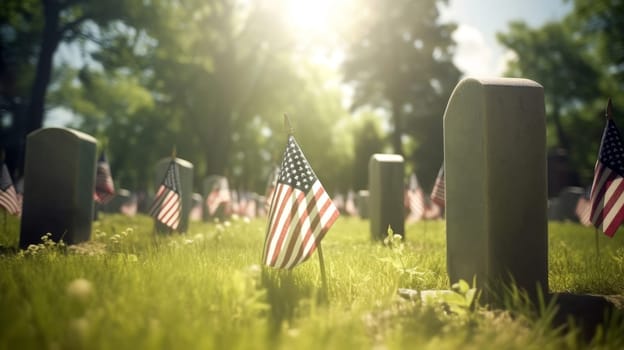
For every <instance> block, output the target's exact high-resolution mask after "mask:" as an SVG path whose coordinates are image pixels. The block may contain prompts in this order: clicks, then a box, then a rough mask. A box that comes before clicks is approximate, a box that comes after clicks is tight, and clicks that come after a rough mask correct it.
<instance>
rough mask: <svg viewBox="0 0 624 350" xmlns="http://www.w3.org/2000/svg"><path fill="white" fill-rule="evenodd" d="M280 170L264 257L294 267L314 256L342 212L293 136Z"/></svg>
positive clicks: (268, 262) (271, 262)
mask: <svg viewBox="0 0 624 350" xmlns="http://www.w3.org/2000/svg"><path fill="white" fill-rule="evenodd" d="M280 169H281V170H280V173H279V176H278V179H277V184H276V187H275V193H274V194H273V196H272V201H271V207H270V210H269V225H268V229H267V236H266V241H265V244H264V253H263V259H262V260H263V263H264V264H265V265H267V266H271V267H276V268H285V269H291V268H293V267H295V266H297V265H298V264H300V263H302V262H304V261H305V260H307V259H308V258H309V257H310V256H312V254H313V253H314V250H315V249H316V247H317V245H318V244H320V242H321V240H322V239H323V237H324V236H325V234H326V233H327V231H328V230H329V228H330V227H331V226H332V224H333V223H334V221H336V219H337V218H338V215H339V212H338V208H336V206H335V205H334V203H333V202H332V201H331V199H330V197H329V195H328V194H327V192H326V191H325V189H324V188H323V185H321V182H320V181H319V180H318V178H317V177H316V175H315V174H314V171H313V170H312V167H310V164H309V163H308V161H307V160H306V158H305V156H304V155H303V152H302V151H301V148H299V145H298V144H297V142H296V141H295V138H294V137H293V136H292V135H290V136H289V137H288V146H287V147H286V152H285V153H284V158H283V160H282V165H281V167H280Z"/></svg>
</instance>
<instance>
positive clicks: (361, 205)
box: [356, 190, 370, 219]
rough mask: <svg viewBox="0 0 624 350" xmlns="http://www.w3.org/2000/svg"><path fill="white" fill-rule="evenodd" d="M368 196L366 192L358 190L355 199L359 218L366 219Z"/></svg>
mask: <svg viewBox="0 0 624 350" xmlns="http://www.w3.org/2000/svg"><path fill="white" fill-rule="evenodd" d="M369 197H370V194H369V192H368V190H359V191H358V193H357V197H356V203H357V210H358V214H359V215H360V218H362V219H368V199H369Z"/></svg>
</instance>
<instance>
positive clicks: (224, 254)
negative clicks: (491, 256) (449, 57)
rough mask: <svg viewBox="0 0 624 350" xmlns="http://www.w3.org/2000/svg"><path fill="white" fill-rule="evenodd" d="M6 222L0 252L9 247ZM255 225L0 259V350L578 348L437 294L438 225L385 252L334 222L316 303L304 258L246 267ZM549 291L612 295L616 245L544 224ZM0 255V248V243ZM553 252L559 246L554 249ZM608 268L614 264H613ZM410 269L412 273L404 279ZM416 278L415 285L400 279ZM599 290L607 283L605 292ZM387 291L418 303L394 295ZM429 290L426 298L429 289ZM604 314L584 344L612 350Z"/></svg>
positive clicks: (134, 226) (516, 308) (517, 311)
mask: <svg viewBox="0 0 624 350" xmlns="http://www.w3.org/2000/svg"><path fill="white" fill-rule="evenodd" d="M14 223H15V221H10V222H9V224H10V225H9V226H8V228H9V229H8V230H7V231H3V234H2V235H1V237H2V242H3V243H2V245H3V246H4V247H7V246H6V245H5V243H4V242H14V244H17V243H16V242H17V240H16V239H15V237H16V236H17V227H16V226H14V225H13V224H14ZM265 224H266V223H265V222H264V221H263V220H252V221H251V222H247V221H240V220H235V221H231V222H224V223H220V224H218V223H193V224H192V225H191V227H190V231H189V232H188V233H187V234H183V235H180V234H173V235H160V234H158V235H155V234H154V233H153V223H152V220H151V218H148V217H145V216H138V217H136V218H127V217H124V216H121V215H105V214H104V215H102V218H101V220H100V221H97V222H95V223H94V227H93V235H92V238H91V240H90V241H89V242H86V243H84V244H80V245H73V246H65V245H62V244H56V243H53V242H51V241H49V240H47V239H44V241H43V242H42V244H40V245H38V246H37V248H36V249H35V248H30V249H28V250H24V251H21V252H16V251H11V250H3V251H2V253H1V254H0V271H1V272H0V290H2V294H0V308H1V309H2V310H3V312H2V313H0V348H20V349H22V348H23V349H30V348H32V349H35V348H36V349H39V348H50V347H52V348H78V349H80V348H89V349H100V348H101V349H104V348H106V349H108V348H119V349H126V348H142V349H152V348H154V349H156V348H191V349H205V348H227V349H231V348H254V349H257V348H271V349H273V348H276V349H292V348H297V349H307V348H310V349H311V348H314V349H318V348H319V347H321V348H331V349H338V348H340V349H343V348H350V347H351V348H372V347H384V348H388V349H403V348H410V347H418V348H431V349H440V348H443V349H444V348H448V349H452V348H453V349H454V348H474V349H497V348H501V347H504V348H507V349H526V348H545V349H558V348H570V349H575V348H585V347H586V346H587V344H589V343H585V342H584V341H583V340H581V338H580V337H579V336H578V332H576V331H575V328H574V327H575V326H574V325H573V324H571V325H570V327H572V328H571V329H570V330H569V331H568V332H563V331H562V329H559V328H553V326H552V310H553V309H552V305H549V304H547V303H543V304H540V305H536V306H533V305H532V304H530V302H529V300H528V298H526V297H525V296H523V295H524V294H522V292H521V291H519V290H517V289H513V288H511V289H510V291H509V293H508V297H507V300H508V301H509V302H508V304H507V308H506V310H495V309H493V310H491V309H487V308H484V307H483V306H481V305H479V303H478V302H476V301H477V300H478V292H477V291H476V290H475V289H474V288H472V287H471V286H470V285H469V284H468V283H466V282H465V281H460V282H458V283H456V284H455V285H453V286H452V289H451V290H446V291H445V289H447V288H448V285H449V282H448V278H447V276H446V273H445V263H444V261H445V252H444V251H445V250H444V247H445V237H444V223H443V222H428V223H424V222H421V223H416V224H411V225H408V226H407V230H406V237H407V239H402V238H399V237H396V236H393V235H392V234H391V235H390V236H389V238H388V240H387V242H386V244H385V245H384V244H378V243H373V242H371V241H370V238H369V235H368V223H367V222H366V221H362V220H359V219H353V218H343V219H340V220H338V221H337V222H336V224H335V226H334V227H333V228H332V230H331V232H330V233H329V235H328V236H327V237H326V238H325V239H324V241H323V249H324V254H325V259H326V265H327V273H328V279H329V298H328V300H329V302H328V303H321V302H320V299H319V296H320V290H321V282H320V272H319V268H318V264H317V263H316V261H315V260H316V259H311V261H309V262H307V263H304V264H303V265H301V266H298V267H296V268H295V269H293V270H291V271H280V270H273V269H268V268H267V269H262V268H261V267H260V266H258V265H257V264H258V262H259V260H260V253H261V247H262V242H263V239H264V228H265ZM550 232H551V234H550V245H551V249H550V252H551V253H550V265H551V271H550V280H551V290H553V291H572V292H577V293H583V292H587V291H591V292H593V293H609V294H610V293H613V294H619V295H622V294H623V293H624V286H623V285H622V284H621V280H620V279H619V278H618V276H621V274H622V265H621V264H617V262H618V261H621V260H622V259H624V256H623V252H624V240H623V238H622V237H621V236H622V235H619V236H618V235H616V237H615V238H613V239H608V238H602V237H600V249H601V255H600V256H601V258H600V259H602V263H601V264H598V263H597V262H595V260H597V259H596V255H595V251H593V250H592V249H588V247H592V244H590V243H592V242H593V240H594V237H593V231H592V230H590V229H587V228H584V227H581V226H578V225H575V224H552V225H551V226H550ZM6 244H8V243H6ZM562 246H565V247H566V248H565V249H563V248H561V247H562ZM618 259H619V260H618ZM411 268H414V269H415V270H414V271H416V270H418V271H419V273H418V274H416V275H414V274H411V270H410V269H411ZM414 276H417V278H414ZM605 281H609V282H608V283H605ZM398 288H411V289H413V290H416V291H418V293H419V294H420V298H411V299H403V298H399V297H397V289H398ZM432 290H433V291H432ZM622 322H624V320H623V319H622V318H621V317H620V318H618V316H617V315H614V316H612V319H611V320H609V321H608V322H607V323H605V324H604V325H603V326H602V327H601V328H600V330H599V332H598V333H597V336H596V338H594V339H593V340H591V346H592V347H596V348H614V347H618V346H619V345H621V344H622V343H623V342H624V337H623V336H622V334H624V333H622V332H621V330H622V327H624V323H622Z"/></svg>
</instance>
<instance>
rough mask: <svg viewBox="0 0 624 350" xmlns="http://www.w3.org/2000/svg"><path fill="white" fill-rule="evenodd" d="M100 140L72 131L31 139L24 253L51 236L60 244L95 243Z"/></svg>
mask: <svg viewBox="0 0 624 350" xmlns="http://www.w3.org/2000/svg"><path fill="white" fill-rule="evenodd" d="M95 148H96V140H95V138H93V137H92V136H90V135H87V134H85V133H82V132H79V131H76V130H72V129H67V128H45V129H39V130H35V131H33V132H32V133H30V134H29V135H28V137H27V139H26V158H25V166H24V202H23V212H22V222H21V229H20V241H19V246H20V248H27V247H28V245H30V244H38V243H41V236H43V235H44V234H46V233H51V236H50V238H51V239H52V240H53V241H55V242H58V241H59V240H61V239H62V240H63V242H65V243H67V244H75V243H80V242H84V241H87V240H89V238H90V237H91V222H92V219H93V193H94V188H95V163H96V155H95Z"/></svg>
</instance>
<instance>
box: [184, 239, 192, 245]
mask: <svg viewBox="0 0 624 350" xmlns="http://www.w3.org/2000/svg"><path fill="white" fill-rule="evenodd" d="M184 244H193V240H192V239H185V240H184Z"/></svg>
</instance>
